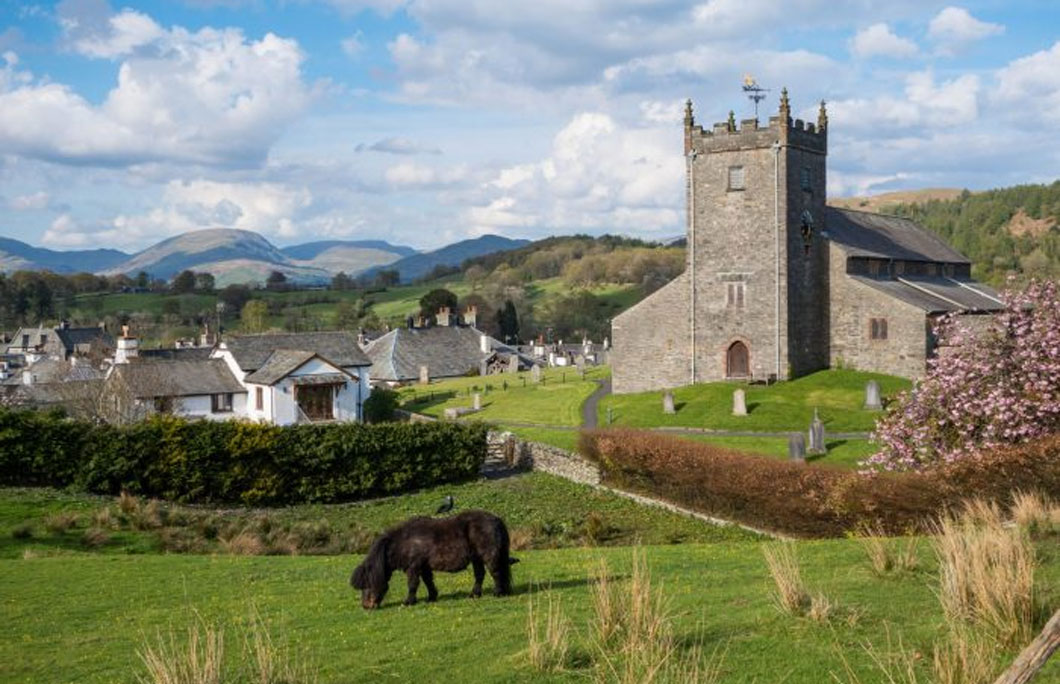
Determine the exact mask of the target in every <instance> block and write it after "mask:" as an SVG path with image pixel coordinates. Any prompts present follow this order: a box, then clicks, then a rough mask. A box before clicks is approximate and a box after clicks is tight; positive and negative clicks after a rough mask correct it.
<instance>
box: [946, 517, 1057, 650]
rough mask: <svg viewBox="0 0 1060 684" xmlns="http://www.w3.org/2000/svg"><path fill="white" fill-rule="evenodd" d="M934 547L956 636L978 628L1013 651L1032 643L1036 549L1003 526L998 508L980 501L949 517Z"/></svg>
mask: <svg viewBox="0 0 1060 684" xmlns="http://www.w3.org/2000/svg"><path fill="white" fill-rule="evenodd" d="M934 545H935V553H936V554H937V555H938V559H939V577H940V586H939V600H940V602H941V603H942V608H943V612H944V613H945V615H946V619H947V621H948V622H949V623H950V625H951V626H952V627H953V631H957V630H958V629H959V628H960V627H962V626H965V625H968V626H972V627H974V628H976V629H979V630H982V631H984V632H985V633H986V634H987V635H988V636H989V637H991V638H992V639H994V640H996V641H998V642H1000V643H1002V644H1003V645H1005V646H1008V647H1015V646H1018V645H1020V644H1022V643H1024V642H1026V641H1027V640H1029V639H1030V637H1031V634H1032V632H1033V622H1034V616H1035V609H1036V597H1035V591H1034V571H1035V559H1034V548H1033V546H1032V544H1031V542H1030V540H1029V538H1028V537H1027V535H1026V534H1025V533H1024V532H1023V531H1022V530H1020V529H1019V528H1018V527H1013V526H1009V527H1006V526H1005V525H1004V524H1003V522H1002V516H1001V512H1000V509H999V508H998V506H997V505H996V504H992V503H987V502H984V501H981V500H975V501H971V502H969V503H968V504H967V506H966V507H965V509H964V511H963V512H962V513H961V514H960V515H959V516H953V515H945V516H943V517H942V518H941V519H940V520H939V522H938V527H937V530H936V534H935V539H934Z"/></svg>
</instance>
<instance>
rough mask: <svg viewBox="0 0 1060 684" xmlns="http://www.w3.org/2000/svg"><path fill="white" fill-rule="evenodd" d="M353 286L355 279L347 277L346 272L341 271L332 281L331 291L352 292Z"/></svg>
mask: <svg viewBox="0 0 1060 684" xmlns="http://www.w3.org/2000/svg"><path fill="white" fill-rule="evenodd" d="M353 284H354V283H353V278H351V277H349V276H348V275H346V272H345V271H339V272H338V273H336V274H335V276H334V277H333V278H332V279H331V289H332V290H339V291H340V292H341V291H343V290H352V289H353Z"/></svg>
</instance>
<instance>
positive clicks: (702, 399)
mask: <svg viewBox="0 0 1060 684" xmlns="http://www.w3.org/2000/svg"><path fill="white" fill-rule="evenodd" d="M869 380H876V381H877V382H879V383H880V390H881V392H882V394H883V396H884V398H887V397H891V396H893V395H894V394H896V393H897V392H899V391H900V390H904V389H908V388H909V387H910V386H911V383H910V382H909V381H908V380H905V379H904V378H897V377H893V376H889V375H881V374H878V373H862V372H858V371H850V370H826V371H820V372H817V373H813V374H812V375H807V376H805V377H802V378H798V379H797V380H791V381H789V382H779V383H776V384H775V385H772V386H769V387H767V386H765V385H745V384H736V383H729V382H713V383H704V384H700V385H689V386H686V387H678V388H676V389H675V390H674V403H675V405H676V408H677V413H675V414H673V415H666V414H664V413H663V411H662V392H641V393H638V394H620V395H612V396H609V397H606V398H605V399H604V400H603V401H601V402H600V423H601V425H602V424H604V423H605V422H606V420H607V409H608V408H610V409H611V410H612V416H613V425H616V426H622V427H659V426H682V427H699V428H711V429H718V430H755V431H761V432H770V431H788V430H806V429H807V428H808V427H809V424H810V421H811V420H812V419H813V411H814V409H815V408H817V409H818V410H819V411H820V416H821V420H823V421H824V424H825V428H826V430H827V431H829V432H855V431H858V432H860V431H869V430H872V428H873V425H874V424H875V421H876V419H877V418H878V417H879V413H878V412H873V411H865V410H863V409H862V408H861V406H862V404H863V402H864V400H865V383H866V382H868V381H869ZM737 388H743V389H744V390H745V391H746V393H747V410H748V413H749V415H747V416H742V417H741V416H734V415H732V393H733V391H734V390H735V389H737Z"/></svg>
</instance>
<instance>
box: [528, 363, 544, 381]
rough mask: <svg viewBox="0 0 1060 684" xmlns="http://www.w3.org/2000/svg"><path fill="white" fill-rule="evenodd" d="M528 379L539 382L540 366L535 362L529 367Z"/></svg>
mask: <svg viewBox="0 0 1060 684" xmlns="http://www.w3.org/2000/svg"><path fill="white" fill-rule="evenodd" d="M530 381H531V382H541V366H539V365H537V364H536V363H535V364H534V365H533V366H531V367H530Z"/></svg>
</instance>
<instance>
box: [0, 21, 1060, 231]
mask: <svg viewBox="0 0 1060 684" xmlns="http://www.w3.org/2000/svg"><path fill="white" fill-rule="evenodd" d="M745 73H751V74H754V75H755V77H756V78H757V79H758V80H759V82H761V83H762V85H763V86H765V87H768V88H770V89H771V92H770V97H769V99H767V101H766V102H764V103H763V104H762V116H763V117H764V116H766V115H768V114H769V113H772V112H773V111H774V110H775V108H776V97H777V95H778V94H779V90H780V88H781V87H782V86H787V87H788V89H789V92H790V93H791V98H792V102H793V107H794V108H795V110H796V112H797V113H798V114H799V115H802V116H805V117H813V116H815V114H814V112H815V110H816V103H817V102H818V101H819V100H821V99H825V100H827V101H828V103H829V105H828V107H829V115H830V119H831V128H830V135H829V144H830V150H829V176H828V183H829V192H830V194H831V195H854V194H871V193H878V192H884V191H888V190H896V189H906V188H922V187H968V188H971V189H984V188H991V187H1000V186H1007V185H1013V184H1017V183H1026V182H1050V181H1052V180H1055V179H1056V178H1057V175H1058V174H1057V169H1058V168H1060V163H1058V162H1060V144H1058V142H1060V4H1058V3H1055V2H1053V1H1052V0H1026V1H1024V2H1008V1H1003V0H984V1H982V2H965V3H960V4H953V3H951V2H932V1H931V0H915V1H913V0H890V1H888V2H870V1H869V0H845V1H843V2H835V0H787V1H785V2H777V1H775V0H689V1H677V0H535V2H533V3H515V2H510V0H321V1H313V0H280V1H277V2H270V1H267V0H185V1H183V2H179V1H168V2H127V3H110V2H108V1H107V0H64V1H63V2H58V3H43V2H42V3H32V2H13V1H12V0H0V235H2V236H5V237H13V238H16V239H20V240H24V241H26V242H30V243H32V244H36V245H43V246H47V247H52V248H57V249H73V248H92V247H116V248H119V249H123V250H127V251H135V250H137V249H141V248H143V247H146V246H148V245H149V244H152V243H154V242H156V241H158V240H160V239H162V238H165V237H168V236H171V235H175V234H177V233H181V232H184V231H188V230H196V229H201V228H216V227H231V228H245V229H250V230H256V231H258V232H260V233H262V234H264V235H265V236H266V237H268V238H269V239H270V240H272V241H273V242H275V243H276V244H279V245H286V244H293V243H298V242H306V241H310V240H317V239H368V238H372V239H375V238H381V239H386V240H390V241H392V242H396V243H403V244H410V245H412V246H415V247H418V248H430V247H436V246H440V245H442V244H445V243H448V242H452V241H455V240H459V239H463V238H466V237H473V236H476V235H482V234H486V233H496V234H503V235H508V236H511V237H530V238H536V237H543V236H547V235H553V234H564V233H572V232H585V233H592V234H601V233H622V234H629V235H638V236H642V237H648V238H652V237H666V236H671V235H677V234H681V233H682V232H683V230H684V227H683V225H682V221H683V215H684V213H683V206H682V202H683V192H682V173H683V161H682V158H681V127H680V118H681V103H682V102H683V101H684V99H685V98H688V97H691V98H692V100H693V102H694V104H695V111H696V117H697V120H698V121H699V122H701V123H706V124H710V123H711V122H713V121H715V120H722V119H724V118H725V116H726V114H727V112H728V110H729V109H734V110H736V114H737V117H738V118H739V117H745V116H749V115H750V111H751V109H750V104H749V103H748V102H747V100H746V99H745V98H744V97H743V95H742V93H741V91H740V83H741V80H742V78H743V76H744V74H745Z"/></svg>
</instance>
